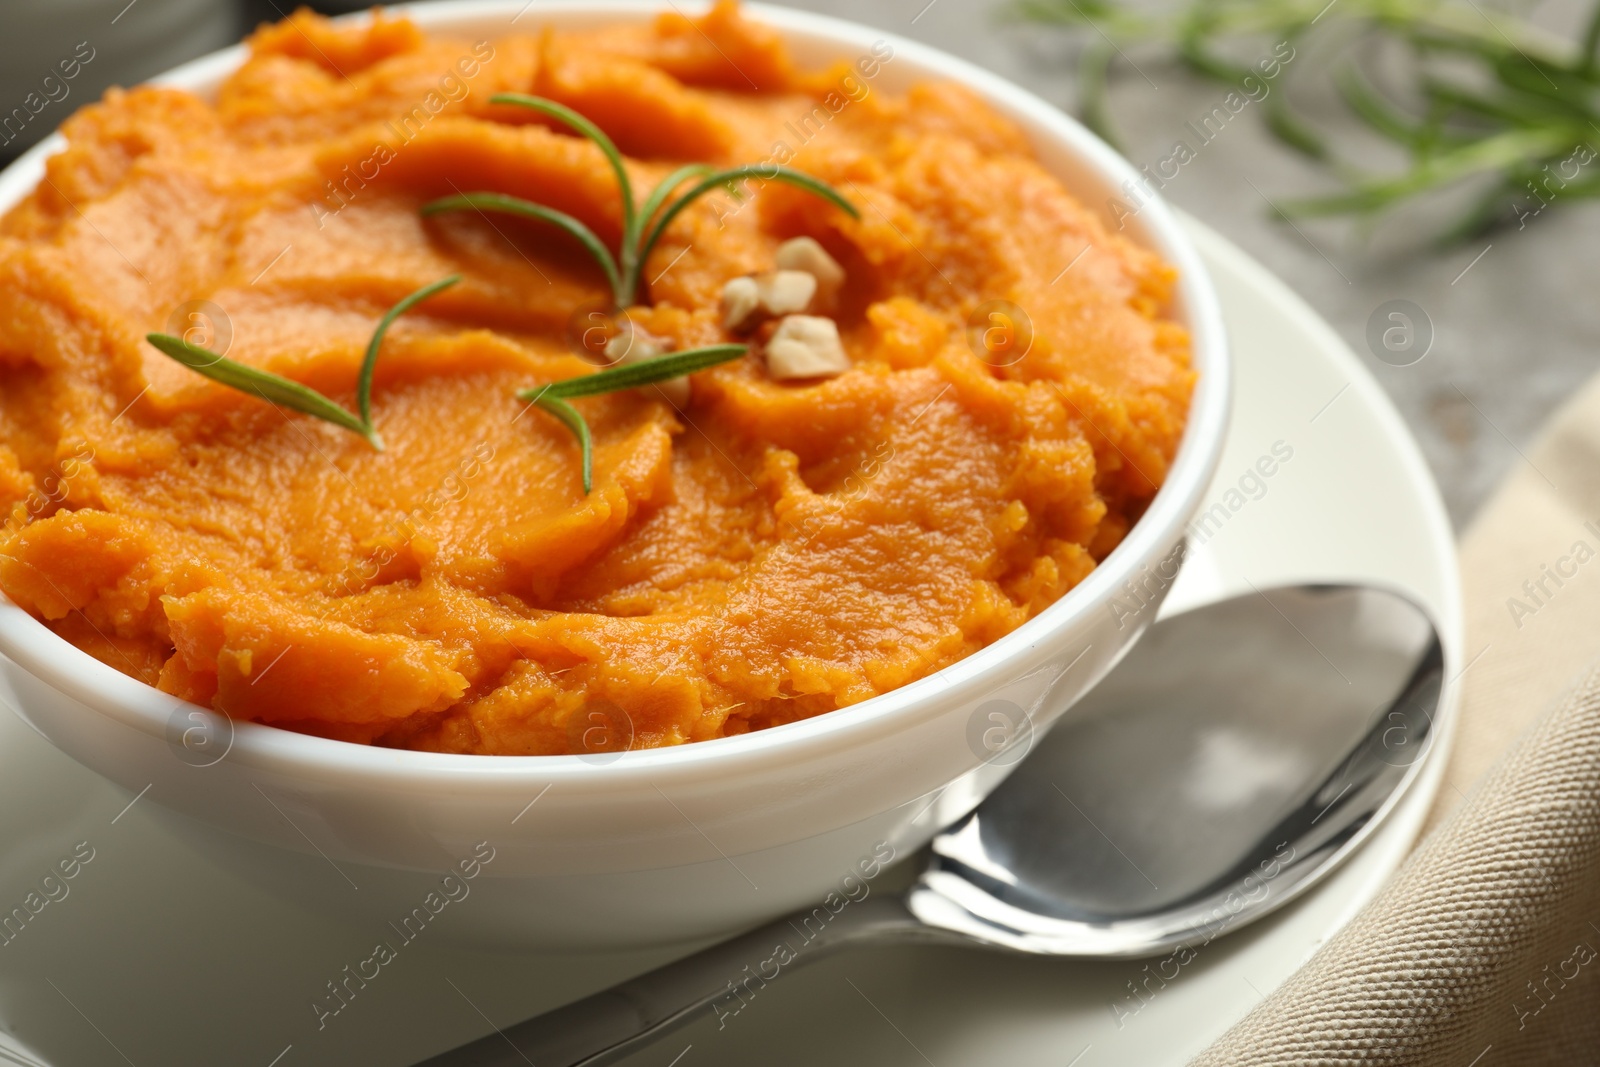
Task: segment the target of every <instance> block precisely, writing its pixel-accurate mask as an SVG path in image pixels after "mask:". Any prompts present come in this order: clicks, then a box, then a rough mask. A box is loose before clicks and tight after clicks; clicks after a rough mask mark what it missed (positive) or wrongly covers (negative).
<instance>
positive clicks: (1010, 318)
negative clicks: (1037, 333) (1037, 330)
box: [967, 300, 1033, 367]
mask: <svg viewBox="0 0 1600 1067" xmlns="http://www.w3.org/2000/svg"><path fill="white" fill-rule="evenodd" d="M967 346H968V347H969V348H971V349H972V354H973V355H975V356H977V357H978V358H979V359H981V360H983V361H984V362H985V363H987V364H989V366H991V367H1009V366H1012V365H1013V364H1015V363H1019V362H1021V360H1022V358H1023V357H1024V356H1026V355H1027V354H1028V350H1029V349H1030V348H1032V347H1033V320H1032V319H1030V318H1028V313H1027V312H1026V311H1023V310H1022V309H1021V308H1019V307H1018V306H1017V305H1015V304H1013V303H1012V302H1011V301H1009V300H988V301H985V302H984V303H982V304H979V305H978V306H977V307H975V308H973V309H972V314H970V315H968V316H967Z"/></svg>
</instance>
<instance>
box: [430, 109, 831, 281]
mask: <svg viewBox="0 0 1600 1067" xmlns="http://www.w3.org/2000/svg"><path fill="white" fill-rule="evenodd" d="M489 102H490V103H492V104H515V105H517V106H519V107H525V108H530V109H532V110H534V111H537V112H539V113H540V114H543V115H547V116H549V117H550V118H553V119H555V120H556V121H557V122H560V123H562V124H563V125H566V126H569V127H571V128H572V129H574V130H576V131H577V132H578V133H580V134H581V135H583V136H584V137H586V138H588V139H589V140H590V141H593V142H594V143H595V145H596V146H597V147H598V148H599V149H600V151H601V153H602V154H603V155H604V156H605V158H606V163H607V164H608V165H609V166H610V167H611V171H612V173H613V174H614V175H616V179H617V191H618V193H619V195H620V196H621V198H622V241H621V243H620V245H619V247H618V249H617V254H616V255H615V256H613V255H612V254H611V251H610V250H609V249H607V248H606V245H605V242H604V241H602V240H600V238H599V237H598V236H597V235H596V234H595V232H594V231H593V230H591V229H589V227H587V226H585V225H584V224H583V223H582V222H579V221H578V220H577V219H575V218H573V217H572V216H571V215H568V214H566V213H565V212H562V211H557V210H556V209H555V208H551V207H546V206H545V205H543V204H536V203H534V202H533V201H531V200H523V199H520V198H519V197H515V196H506V195H505V194H503V193H488V192H476V193H462V194H460V195H458V196H447V197H444V198H443V199H440V200H435V201H432V202H431V203H428V204H425V205H423V208H422V214H423V215H437V214H439V213H440V212H443V211H463V210H469V209H470V210H477V211H500V212H505V213H508V214H513V215H521V216H523V217H525V218H531V219H538V220H540V221H542V222H547V223H550V224H551V225H552V226H556V227H558V228H560V229H562V230H564V231H566V232H567V233H568V234H570V235H571V236H572V237H574V238H576V239H577V240H578V242H579V243H580V244H582V245H583V247H584V248H585V249H587V250H588V252H589V254H590V255H591V256H593V257H594V258H595V261H596V262H598V263H599V264H600V269H601V270H603V271H605V275H606V281H607V282H609V283H610V285H611V295H612V300H613V302H614V303H615V305H616V307H617V309H619V310H620V309H622V308H626V307H630V306H632V305H633V303H634V301H635V300H636V299H637V298H638V295H639V274H640V272H641V271H642V270H644V264H645V260H647V259H648V258H649V257H650V253H651V251H652V250H653V249H654V248H655V246H656V243H657V242H658V241H660V240H661V235H662V234H663V233H665V232H666V229H667V226H668V225H670V224H671V222H672V220H673V219H675V218H677V217H678V214H679V212H681V211H683V209H684V208H686V207H688V206H689V205H690V204H691V203H693V202H694V201H696V200H698V199H699V198H700V197H702V196H704V195H706V194H707V193H709V192H711V191H712V190H714V189H727V190H728V191H729V192H731V193H733V194H735V195H737V194H738V190H739V183H740V182H744V181H748V180H750V179H752V178H753V179H756V180H759V181H766V182H783V183H784V184H787V185H792V186H795V187H796V188H799V189H804V190H805V191H806V192H808V193H811V194H813V195H815V196H819V197H821V198H822V199H824V200H827V201H829V202H830V203H832V204H833V205H834V206H836V207H838V208H839V209H840V210H842V211H844V212H845V213H847V214H848V215H850V217H851V218H859V217H860V215H859V213H858V212H857V211H856V209H855V207H854V206H852V205H851V203H850V202H849V201H848V200H846V199H845V198H844V197H842V196H840V195H839V193H838V191H837V190H835V189H834V188H833V187H832V186H830V185H828V184H826V183H824V182H821V181H818V180H817V179H816V178H813V177H811V175H809V174H804V173H801V172H800V171H797V170H791V169H789V168H788V167H780V166H776V165H764V164H757V165H752V166H744V167H732V168H730V169H727V170H718V169H716V168H714V167H711V166H709V165H707V164H704V163H691V164H689V165H688V166H686V167H681V168H679V169H678V170H675V171H673V172H672V173H671V174H669V175H667V176H666V178H664V179H663V180H662V181H661V184H659V185H657V186H656V187H655V189H653V190H652V191H651V193H650V195H649V197H647V198H646V199H645V202H644V204H643V205H640V204H638V203H636V202H635V200H634V195H633V184H632V182H630V181H629V180H628V171H627V168H626V167H625V166H624V165H623V162H622V153H621V152H619V151H617V146H616V145H615V144H613V143H612V141H611V138H609V137H607V136H606V135H605V133H604V131H602V130H601V129H600V127H598V126H596V125H595V124H594V123H593V122H590V121H589V120H588V119H586V118H584V117H583V116H582V115H580V114H578V113H577V112H576V111H574V110H572V109H571V108H569V107H566V106H565V105H563V104H558V103H556V102H555V101H554V100H547V99H545V98H544V97H542V96H526V95H523V94H521V93H497V94H495V95H494V96H492V97H490V98H489ZM694 178H698V179H699V181H697V182H695V184H694V185H692V186H690V187H689V191H688V192H686V193H684V194H683V195H682V196H679V197H678V198H677V199H676V200H672V201H671V202H670V203H669V202H668V201H669V198H670V197H671V196H672V194H673V192H674V191H675V190H677V189H678V188H679V187H680V186H682V185H683V184H684V183H685V182H687V181H689V180H691V179H694ZM658 215H659V217H657V216H658Z"/></svg>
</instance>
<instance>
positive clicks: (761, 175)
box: [634, 163, 861, 271]
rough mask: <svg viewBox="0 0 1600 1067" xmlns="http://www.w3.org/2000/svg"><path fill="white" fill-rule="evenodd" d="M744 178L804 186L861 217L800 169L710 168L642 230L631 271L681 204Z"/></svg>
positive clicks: (646, 256)
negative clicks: (706, 173) (652, 223)
mask: <svg viewBox="0 0 1600 1067" xmlns="http://www.w3.org/2000/svg"><path fill="white" fill-rule="evenodd" d="M748 178H755V179H757V180H759V181H764V182H783V183H784V184H785V185H792V186H794V187H795V188H797V189H804V190H805V191H806V192H808V193H811V194H812V195H814V196H819V197H821V198H822V199H824V200H826V201H828V202H829V203H831V204H833V205H834V206H835V207H837V208H839V209H840V210H841V211H843V212H844V213H845V214H847V215H849V216H850V217H851V218H853V219H858V218H860V217H861V212H859V211H857V210H856V208H855V205H853V204H852V203H850V201H848V200H846V199H845V198H844V197H843V196H841V195H840V194H839V192H838V191H837V190H836V189H834V188H833V186H831V185H829V184H827V183H826V182H823V181H820V180H818V179H816V178H813V177H812V176H811V175H809V174H806V173H803V172H802V171H798V170H791V169H790V168H788V167H779V166H769V165H767V164H762V163H756V164H749V165H746V166H743V167H732V168H730V169H728V170H719V171H713V172H712V173H710V174H708V175H706V176H705V177H704V178H702V179H700V181H698V182H696V183H695V184H694V185H692V186H690V188H689V191H688V192H687V193H684V194H683V195H682V196H680V197H679V198H678V199H677V200H675V201H673V202H672V203H671V204H669V205H668V206H667V207H666V209H665V210H663V211H662V212H661V217H660V218H658V219H657V220H656V221H655V224H654V225H652V226H650V227H649V228H648V229H646V230H645V231H644V240H643V241H642V242H641V243H640V245H639V254H638V255H637V256H635V257H634V269H635V271H637V270H639V269H640V268H642V267H643V265H644V262H645V260H647V259H649V258H650V252H651V251H652V250H653V249H654V248H655V246H656V242H657V241H659V240H661V235H662V234H663V233H665V232H666V229H667V227H668V226H670V225H672V220H673V219H675V218H677V217H678V215H679V213H680V212H682V211H683V209H684V208H686V207H688V206H689V205H690V204H692V203H693V202H694V201H696V200H698V199H699V198H700V197H702V196H704V195H705V194H707V193H709V192H711V191H712V190H713V189H717V188H721V187H724V186H730V187H731V186H732V185H733V184H734V183H735V182H740V181H744V180H745V179H748Z"/></svg>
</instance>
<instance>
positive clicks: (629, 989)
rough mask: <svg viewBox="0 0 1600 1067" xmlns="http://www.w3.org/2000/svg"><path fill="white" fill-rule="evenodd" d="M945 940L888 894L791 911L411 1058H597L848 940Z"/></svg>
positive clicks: (500, 1066) (733, 1007)
mask: <svg viewBox="0 0 1600 1067" xmlns="http://www.w3.org/2000/svg"><path fill="white" fill-rule="evenodd" d="M917 936H927V937H930V938H934V939H939V940H945V939H947V938H948V936H949V935H945V934H943V933H942V932H940V931H934V930H931V929H929V928H928V927H926V926H923V925H922V924H921V923H919V922H918V921H917V920H916V919H915V918H913V917H912V915H911V913H910V912H909V911H907V910H906V905H905V902H904V901H903V900H901V898H899V897H897V896H888V895H885V896H875V897H873V898H871V899H867V898H862V899H860V900H858V901H850V902H847V903H846V904H845V905H844V906H843V907H841V908H840V910H839V911H837V912H830V911H829V910H828V909H827V908H825V907H818V908H815V909H813V910H812V911H801V912H796V913H794V914H793V915H789V916H786V917H785V918H782V919H779V920H777V921H776V922H772V923H768V924H767V925H766V926H761V927H757V928H756V929H754V930H751V931H750V932H749V933H745V934H740V935H739V936H738V937H735V938H732V939H731V940H728V941H723V942H721V943H720V944H716V945H712V946H711V947H710V948H708V949H704V950H702V951H700V952H696V953H695V954H694V955H692V956H686V957H684V958H683V959H681V960H677V961H675V962H673V963H669V964H667V965H666V966H664V967H658V968H656V969H655V970H653V971H649V972H647V973H645V974H641V975H639V976H638V977H637V978H631V979H629V980H628V981H626V982H623V983H622V984H621V985H616V986H612V987H611V988H610V989H606V990H602V991H601V992H599V993H595V994H594V995H592V996H588V997H584V998H583V999H582V1000H577V1001H573V1002H572V1003H571V1004H567V1005H564V1006H562V1007H559V1008H556V1009H555V1010H553V1011H548V1012H545V1013H544V1014H543V1015H538V1016H535V1017H534V1018H532V1019H528V1020H526V1021H524V1022H520V1023H518V1024H517V1025H515V1026H512V1027H510V1028H508V1029H506V1030H503V1031H500V1032H498V1033H495V1034H490V1035H489V1036H487V1037H483V1038H480V1039H479V1040H477V1041H473V1042H471V1043H470V1044H466V1045H462V1046H460V1047H459V1048H455V1049H452V1050H450V1051H449V1052H444V1053H441V1054H440V1055H438V1056H435V1057H433V1058H432V1059H429V1060H425V1061H423V1062H422V1063H420V1064H418V1065H417V1067H527V1064H528V1063H529V1062H530V1061H531V1062H533V1063H536V1064H538V1065H539V1067H600V1065H601V1064H606V1063H612V1062H614V1061H616V1060H617V1059H619V1058H620V1057H622V1056H625V1055H627V1054H628V1053H630V1052H633V1051H634V1050H636V1049H637V1048H638V1047H639V1046H641V1045H643V1044H646V1043H648V1042H650V1041H653V1040H655V1039H656V1038H658V1037H661V1036H663V1035H665V1034H667V1033H670V1032H671V1031H673V1030H676V1029H677V1028H678V1027H680V1026H684V1025H686V1024H688V1023H689V1022H691V1021H693V1019H694V1018H695V1017H696V1016H697V1014H698V1012H699V1011H700V1010H702V1009H706V1010H709V1011H710V1012H711V1013H712V1014H713V1015H714V1016H715V1017H716V1018H717V1020H718V1021H719V1022H720V1024H721V1025H722V1026H727V1025H728V1024H729V1022H730V1020H731V1019H732V1018H733V1016H735V1015H737V1014H738V1013H739V1011H740V1010H742V1009H743V1007H744V1006H745V1005H746V1004H747V1003H749V1002H750V1001H751V1000H752V999H753V998H754V997H755V996H757V995H759V993H760V992H761V990H762V989H763V988H765V987H766V986H767V985H769V984H770V983H772V982H774V981H776V980H778V979H779V978H781V977H782V976H783V974H785V973H786V972H788V971H789V970H791V969H793V968H794V967H797V966H799V965H800V964H802V963H809V962H810V961H812V960H816V959H821V958H822V957H823V956H826V955H829V954H831V953H833V952H835V951H836V950H838V949H841V948H844V947H845V946H847V945H858V944H867V943H872V942H877V941H884V940H898V939H901V938H906V937H917Z"/></svg>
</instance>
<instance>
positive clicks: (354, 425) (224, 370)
mask: <svg viewBox="0 0 1600 1067" xmlns="http://www.w3.org/2000/svg"><path fill="white" fill-rule="evenodd" d="M145 340H146V341H149V342H150V343H151V344H152V345H154V346H155V347H156V349H157V350H158V351H160V352H163V353H165V354H166V355H168V356H171V357H172V358H173V359H175V360H177V361H178V362H179V363H182V364H183V365H184V366H185V367H188V368H189V369H190V370H192V371H195V372H197V373H199V374H202V375H204V376H205V377H207V378H210V379H211V380H212V381H214V382H220V383H221V384H223V385H226V386H228V387H229V388H230V389H237V390H239V391H240V392H241V393H249V394H251V395H253V396H258V397H260V398H261V399H262V400H265V401H266V402H267V403H269V404H278V405H281V406H283V407H286V408H290V409H292V410H294V411H299V412H302V413H304V414H306V415H311V416H314V417H316V418H319V419H322V420H324V421H326V422H331V423H333V424H334V425H335V426H342V427H344V428H345V429H346V430H353V431H355V432H356V433H358V434H360V435H361V436H362V437H365V438H366V439H367V442H368V443H369V444H371V445H372V447H373V448H375V449H377V450H378V451H379V452H382V451H383V439H382V438H380V437H379V436H378V432H377V431H376V430H374V429H373V428H372V427H371V426H369V425H368V424H367V423H366V422H364V421H362V419H361V418H360V417H359V416H357V415H352V414H351V413H350V412H348V411H346V410H345V409H344V408H342V407H340V406H339V405H338V404H335V403H334V402H333V401H332V400H329V399H328V398H327V397H325V396H323V395H322V394H321V393H319V392H317V391H316V390H315V389H312V388H310V387H308V386H304V385H301V384H300V383H299V382H295V381H290V380H289V379H288V378H284V377H282V376H280V375H277V374H273V373H272V372H270V371H264V370H259V369H257V368H255V367H251V366H248V365H246V364H244V363H240V362H238V361H236V360H232V359H228V358H227V357H226V356H219V355H217V354H216V353H215V352H213V351H211V350H210V349H209V348H201V347H200V346H199V345H195V344H190V343H189V342H188V341H185V340H184V339H183V338H181V337H174V336H172V335H171V334H168V333H151V334H146V335H145Z"/></svg>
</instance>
